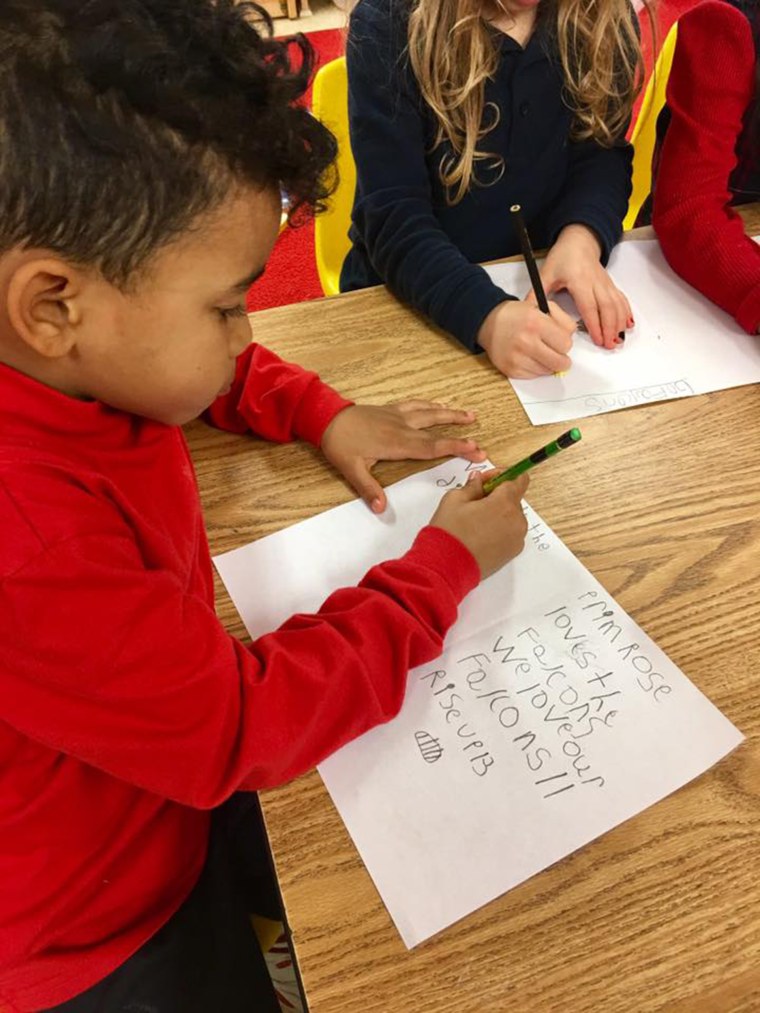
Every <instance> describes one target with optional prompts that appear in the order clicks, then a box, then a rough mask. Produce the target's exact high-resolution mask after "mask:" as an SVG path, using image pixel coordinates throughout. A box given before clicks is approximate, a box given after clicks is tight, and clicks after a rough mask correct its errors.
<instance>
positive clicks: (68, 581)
mask: <svg viewBox="0 0 760 1013" xmlns="http://www.w3.org/2000/svg"><path fill="white" fill-rule="evenodd" d="M92 509H95V508H94V507H93V508H92ZM103 513H104V511H103V510H102V508H101V510H100V516H99V517H95V516H93V517H92V518H91V519H88V526H89V527H90V528H91V529H92V530H93V531H97V532H98V533H97V534H93V535H91V536H87V535H83V536H78V537H75V538H70V539H68V540H66V541H63V542H59V543H58V544H56V545H53V546H49V547H47V548H45V549H42V550H41V551H40V552H39V553H37V554H36V555H35V557H34V558H33V559H32V560H30V561H29V562H27V563H26V564H25V565H24V566H23V567H22V568H21V569H19V570H17V571H16V572H15V573H13V574H12V575H9V576H7V577H6V578H5V579H4V580H2V582H0V636H1V637H2V641H3V644H4V645H5V646H4V653H3V665H2V668H1V669H0V700H2V708H1V710H0V713H1V714H2V720H3V721H4V722H6V723H7V724H9V725H10V726H11V727H13V728H15V729H16V730H17V731H19V732H21V733H22V734H24V735H26V736H27V737H28V738H30V739H33V740H35V741H37V742H40V743H42V744H44V745H46V746H48V747H50V748H52V749H55V750H57V751H59V752H62V753H65V754H68V755H72V756H75V757H77V758H78V759H80V760H82V761H84V762H86V763H87V764H89V765H91V766H94V767H97V768H99V769H101V770H104V771H106V772H107V773H109V774H111V775H112V776H114V777H117V778H119V779H121V780H124V781H127V782H129V783H130V784H135V785H137V786H139V787H141V788H144V789H147V790H149V791H152V792H155V793H156V794H159V795H161V796H163V797H166V798H171V799H174V800H176V801H178V802H181V803H183V804H186V805H190V806H194V807H197V808H207V807H212V806H215V805H217V804H219V803H220V802H221V801H223V800H224V799H225V798H226V797H228V796H229V795H230V794H231V793H232V792H233V791H235V790H236V789H238V788H239V787H241V786H244V787H247V788H265V787H269V786H272V785H275V784H278V783H281V782H283V781H286V780H288V779H289V778H292V777H294V776H296V775H297V774H300V773H302V772H303V771H306V770H308V769H310V768H311V767H313V766H314V765H315V764H317V763H319V762H320V761H321V760H323V759H324V758H325V757H326V756H328V755H329V754H330V753H332V752H334V751H335V750H336V749H338V748H339V747H340V746H342V745H344V744H345V743H346V742H348V741H350V740H351V739H353V738H355V737H356V736H358V735H361V734H362V733H363V732H365V731H367V730H368V729H370V728H372V727H373V726H374V725H376V724H378V723H381V722H384V721H387V720H389V719H390V718H391V717H393V716H394V715H395V714H396V713H397V712H398V710H399V708H400V707H401V704H402V701H403V698H404V694H405V690H406V682H407V672H408V670H409V669H410V668H412V667H414V666H415V665H419V664H423V663H424V662H425V661H428V660H430V659H432V658H434V657H435V656H436V655H437V654H439V653H440V651H441V649H442V642H443V638H444V636H445V634H446V632H447V630H448V629H449V627H450V626H451V625H452V623H453V622H454V620H455V618H456V615H457V606H458V604H459V602H460V601H461V599H462V598H463V597H464V595H465V594H467V592H468V591H469V590H471V589H472V588H473V587H474V586H475V585H476V584H477V582H478V580H479V572H478V568H477V564H476V563H475V560H474V559H473V557H472V556H471V555H470V553H469V552H468V551H467V550H466V549H465V548H464V546H462V545H461V543H459V542H458V541H457V540H456V539H454V538H452V537H451V536H450V535H448V534H447V533H446V532H444V531H441V530H440V529H437V528H431V527H427V528H425V529H423V530H422V532H420V534H419V535H418V537H417V539H416V540H415V542H414V544H413V546H412V548H411V549H410V550H409V551H408V552H407V553H406V554H405V555H404V556H403V557H402V558H401V559H398V560H394V561H390V562H386V563H383V564H381V565H379V566H376V567H374V568H373V569H372V570H370V571H369V573H368V574H367V575H366V576H365V578H364V579H363V580H362V582H361V583H360V585H359V586H358V587H353V588H346V589H344V590H340V591H336V592H335V593H334V594H332V595H331V596H330V597H329V598H328V599H327V601H326V602H325V603H324V605H323V606H322V608H321V609H320V610H319V612H318V613H317V614H316V615H297V616H294V617H293V618H291V619H290V620H288V621H287V622H286V623H284V624H283V626H282V627H281V628H280V629H278V630H276V631H273V632H272V633H269V634H267V635H265V636H263V637H261V638H260V639H258V640H256V641H255V642H254V643H253V644H251V645H250V646H244V645H243V644H242V643H240V642H239V641H237V640H235V639H234V638H233V637H231V636H229V635H228V634H227V633H226V632H225V630H224V628H223V626H222V625H221V623H220V622H219V620H218V619H217V617H216V615H215V613H214V611H213V609H212V608H211V607H210V606H209V605H208V604H207V603H206V602H205V601H204V600H202V599H201V598H199V597H195V596H192V595H190V594H188V593H187V592H186V590H185V589H184V588H183V587H182V586H181V583H180V581H179V579H178V578H177V577H176V576H174V575H173V574H171V573H168V572H163V571H160V570H148V569H146V568H145V566H144V564H143V562H142V560H141V558H140V555H139V552H138V549H137V548H136V546H135V544H134V541H133V538H132V536H131V534H130V532H129V531H128V529H127V528H126V527H121V526H120V525H121V523H122V522H121V521H120V519H118V518H115V517H114V518H110V517H108V516H106V517H103V516H102V515H103ZM265 593H266V589H262V594H265ZM30 645H34V650H33V651H31V650H30V649H29V648H30Z"/></svg>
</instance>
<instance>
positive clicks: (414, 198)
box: [341, 0, 632, 351]
mask: <svg viewBox="0 0 760 1013" xmlns="http://www.w3.org/2000/svg"><path fill="white" fill-rule="evenodd" d="M408 10H409V0H360V3H359V4H358V6H357V7H356V8H355V9H354V11H353V13H352V15H351V23H350V30H349V39H348V46H347V61H348V87H349V94H348V98H349V122H350V129H351V147H352V149H353V153H354V158H355V161H356V168H357V185H356V195H355V199H354V209H353V224H352V227H351V232H350V236H351V240H352V243H353V246H352V249H351V250H350V252H349V254H348V256H347V257H346V260H345V262H344V265H343V271H342V274H341V289H342V290H343V291H350V290H352V289H357V288H364V287H366V286H368V285H377V284H380V283H382V282H385V283H386V284H387V285H388V287H389V288H390V289H391V290H392V291H393V292H394V293H395V294H396V295H397V296H398V297H399V298H400V299H402V300H403V301H404V302H407V303H409V304H410V305H411V306H413V307H414V308H415V309H418V310H420V311H421V312H422V313H424V314H425V315H427V316H428V317H429V318H430V319H432V320H433V321H434V322H435V323H436V324H437V325H438V326H439V327H441V328H443V329H444V330H446V331H448V332H449V333H451V334H453V335H455V337H457V338H458V339H459V340H460V341H461V342H462V343H463V344H464V345H466V346H467V347H468V348H470V349H472V350H474V351H477V350H479V349H478V346H477V334H478V330H479V329H480V325H481V324H482V322H483V320H484V319H485V317H486V316H487V315H488V313H490V311H491V310H492V309H493V308H494V306H496V305H498V304H499V303H500V302H503V301H504V300H505V299H508V298H514V297H515V296H509V295H507V294H506V293H505V292H504V291H502V289H500V288H498V286H496V285H494V284H493V282H492V281H491V280H490V279H489V277H488V275H487V274H486V273H485V271H484V270H483V269H482V268H481V267H478V266H477V265H478V264H479V263H480V262H483V261H487V260H496V259H497V258H499V257H506V256H510V255H512V254H515V253H519V252H520V244H519V241H518V239H517V236H516V234H515V232H514V226H513V224H512V221H511V218H510V215H509V208H510V206H511V205H512V204H521V205H522V208H523V212H524V214H525V218H526V221H527V223H528V226H529V229H530V232H531V238H532V240H533V244H534V246H536V247H543V246H550V245H551V244H552V243H553V242H554V240H555V239H556V238H557V235H558V234H559V232H560V230H561V229H563V228H564V227H565V226H566V225H569V224H572V223H581V224H584V225H588V226H590V227H591V228H592V229H593V230H594V232H595V233H596V235H597V236H598V237H599V240H600V242H601V244H602V254H603V260H604V261H605V262H606V259H607V257H608V255H609V253H610V250H611V249H612V247H613V246H614V245H615V243H616V242H617V241H618V239H619V238H620V234H621V223H622V220H623V217H624V216H625V213H626V210H627V206H628V197H629V195H630V189H631V186H630V177H631V156H632V151H631V148H630V145H628V144H626V143H625V142H624V141H623V140H621V141H620V143H619V144H618V145H617V146H615V147H613V148H602V147H601V146H599V145H598V144H596V143H595V142H593V141H584V142H573V141H571V140H570V139H569V134H570V127H571V114H570V112H569V110H568V108H567V107H566V105H565V104H564V103H563V101H562V72H561V68H560V66H559V61H558V59H557V57H556V48H555V45H554V43H553V40H552V36H551V32H550V30H549V29H548V28H546V27H544V26H543V25H542V24H541V22H540V21H539V23H538V24H537V27H536V30H535V31H534V34H533V36H532V37H531V39H530V41H529V42H528V44H527V46H526V47H525V49H522V48H521V47H520V46H519V45H518V44H517V43H516V42H515V41H514V40H513V39H511V38H509V37H508V36H506V35H503V34H502V33H499V32H496V31H494V43H495V45H497V46H499V47H500V52H501V60H500V63H499V68H498V71H497V73H496V75H495V78H494V80H493V81H489V82H488V83H487V85H486V94H485V98H486V102H494V103H496V104H497V105H498V108H499V111H500V119H499V123H498V125H497V126H496V127H495V129H493V130H492V131H490V133H488V134H487V135H486V137H485V138H484V139H483V141H482V142H481V144H480V147H481V149H483V150H486V151H489V152H494V153H495V154H497V155H500V156H501V157H502V158H503V159H504V165H505V169H504V173H503V175H502V177H501V179H496V180H495V181H493V180H494V177H495V176H496V173H494V172H493V170H491V172H490V173H489V172H488V171H486V169H484V166H485V163H479V164H478V165H477V166H476V172H477V176H478V179H479V180H480V181H481V182H486V181H487V180H488V179H489V176H490V179H491V180H492V181H493V182H492V184H491V185H487V186H484V185H476V186H473V187H471V188H470V191H469V192H468V193H467V194H466V196H465V197H464V199H463V200H462V201H461V202H460V203H459V204H456V205H454V206H449V205H447V203H446V194H445V190H444V187H443V186H442V184H441V181H440V176H439V165H440V161H441V158H442V156H444V155H445V154H446V153H448V152H450V150H451V149H450V147H449V146H448V145H447V144H445V143H444V144H442V145H440V146H439V147H438V148H437V149H435V151H433V150H432V148H433V143H434V140H435V135H436V121H435V117H434V115H433V114H432V112H431V111H430V110H429V109H428V108H427V106H426V105H425V103H424V101H423V99H422V97H421V95H420V91H419V87H418V85H417V82H416V80H415V77H414V73H413V71H412V69H411V66H410V65H409V61H408V57H407V54H406V42H407V17H408ZM486 115H488V112H486ZM524 294H525V293H522V292H521V293H517V296H519V297H520V298H521V297H522V296H523V295H524Z"/></svg>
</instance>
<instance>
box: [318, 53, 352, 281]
mask: <svg viewBox="0 0 760 1013" xmlns="http://www.w3.org/2000/svg"><path fill="white" fill-rule="evenodd" d="M312 112H313V113H314V115H315V116H316V117H317V119H319V120H321V121H322V122H323V123H324V124H325V126H327V127H329V128H330V130H332V132H333V133H334V134H335V137H336V139H337V141H338V175H339V178H340V182H339V184H338V189H337V190H336V191H335V193H334V194H333V196H332V198H331V200H330V207H329V208H328V210H327V211H325V212H324V214H321V215H317V218H316V221H315V223H314V251H315V254H316V259H317V271H318V272H319V281H320V284H321V285H322V291H323V292H324V293H325V295H337V294H338V292H339V291H340V271H341V268H342V266H343V261H344V260H345V258H346V254H347V253H348V251H349V249H350V247H351V241H350V240H349V238H348V229H349V226H350V225H351V209H352V208H353V203H354V190H355V189H356V166H355V164H354V156H353V154H352V153H351V141H350V138H349V135H348V74H347V72H346V58H345V56H341V57H339V58H338V59H337V60H332V61H331V62H330V63H326V64H325V65H324V67H320V69H319V70H318V71H317V74H316V77H315V78H314V91H313V93H312Z"/></svg>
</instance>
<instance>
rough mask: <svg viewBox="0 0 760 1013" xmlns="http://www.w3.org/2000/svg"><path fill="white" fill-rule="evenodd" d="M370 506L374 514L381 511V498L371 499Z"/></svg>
mask: <svg viewBox="0 0 760 1013" xmlns="http://www.w3.org/2000/svg"><path fill="white" fill-rule="evenodd" d="M370 508H371V509H372V510H373V511H374V512H375V513H376V514H379V513H380V512H381V510H382V509H383V501H382V500H381V499H373V500H372V502H371V503H370Z"/></svg>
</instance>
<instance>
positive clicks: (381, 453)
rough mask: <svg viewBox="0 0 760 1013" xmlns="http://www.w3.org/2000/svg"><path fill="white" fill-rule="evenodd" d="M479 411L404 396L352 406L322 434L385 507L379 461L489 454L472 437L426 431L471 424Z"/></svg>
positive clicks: (348, 473) (330, 453)
mask: <svg viewBox="0 0 760 1013" xmlns="http://www.w3.org/2000/svg"><path fill="white" fill-rule="evenodd" d="M474 421H475V413H474V412H465V411H460V410H459V409H457V408H448V407H447V406H446V405H440V404H432V403H431V402H430V401H401V402H399V403H398V404H390V405H383V406H376V405H353V406H352V407H351V408H344V409H343V411H341V412H338V414H337V415H336V416H335V418H334V419H333V420H332V422H331V423H330V425H329V426H328V427H327V429H325V431H324V434H323V436H322V444H321V448H322V453H323V454H324V455H325V457H326V458H327V460H328V461H329V462H330V464H332V465H333V466H334V467H335V468H337V470H338V471H339V472H340V473H341V475H343V477H344V478H345V479H346V480H347V481H348V482H349V483H350V484H351V485H352V486H353V488H354V489H356V491H357V492H358V493H359V495H360V496H361V497H362V499H364V500H366V502H367V503H368V504H369V506H370V509H371V510H372V511H373V512H374V513H377V514H380V513H382V512H383V510H385V507H386V505H387V500H386V498H385V493H384V492H383V488H382V486H381V485H380V483H379V482H378V481H377V479H376V478H375V477H374V476H373V475H372V474H371V470H370V469H371V468H372V467H373V466H374V465H375V464H377V462H378V461H403V460H405V459H410V460H415V461H432V460H433V459H434V458H436V457H464V458H466V459H467V460H468V461H474V462H476V463H479V462H480V461H484V460H485V459H486V452H485V451H484V450H481V449H480V447H479V446H478V444H477V442H476V441H475V440H473V439H469V438H466V439H462V438H460V439H455V438H453V437H449V436H436V435H434V434H433V433H428V432H425V430H426V429H429V428H430V427H431V426H445V425H450V424H452V423H454V424H455V425H471V424H472V423H473V422H474Z"/></svg>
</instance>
